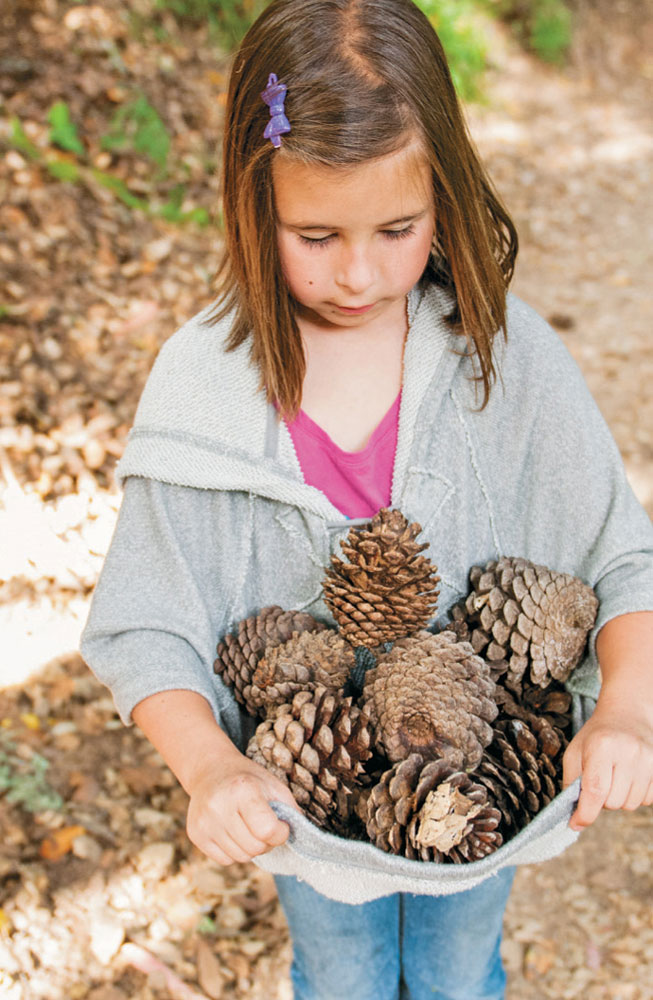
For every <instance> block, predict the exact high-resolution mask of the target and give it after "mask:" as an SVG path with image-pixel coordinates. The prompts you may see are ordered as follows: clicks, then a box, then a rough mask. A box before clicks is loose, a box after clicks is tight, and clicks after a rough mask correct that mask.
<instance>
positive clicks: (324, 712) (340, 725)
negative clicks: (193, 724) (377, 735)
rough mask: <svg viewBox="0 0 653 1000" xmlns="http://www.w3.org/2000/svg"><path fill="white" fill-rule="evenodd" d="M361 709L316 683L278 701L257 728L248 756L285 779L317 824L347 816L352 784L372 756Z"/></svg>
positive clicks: (321, 824) (366, 726)
mask: <svg viewBox="0 0 653 1000" xmlns="http://www.w3.org/2000/svg"><path fill="white" fill-rule="evenodd" d="M368 722H369V720H368V718H367V715H366V714H365V712H363V711H361V710H360V709H359V708H357V707H356V706H354V705H352V699H351V698H343V697H342V696H341V695H339V694H337V693H336V692H334V691H329V690H327V688H325V687H321V686H317V687H316V688H315V689H314V690H313V691H299V692H298V693H297V694H296V695H295V696H294V698H293V700H292V702H291V703H290V704H285V705H279V706H278V707H277V708H276V709H274V710H273V713H272V715H271V716H270V718H269V719H266V720H265V721H264V722H262V723H261V724H260V725H259V726H258V727H257V729H256V732H255V733H254V735H253V736H252V738H251V740H250V742H249V745H248V747H247V756H248V757H250V758H251V759H252V760H255V761H258V763H260V764H263V766H264V767H267V768H268V770H270V771H272V773H273V774H276V776H277V777H278V778H281V780H282V781H284V782H285V783H286V784H288V785H289V787H290V790H291V791H292V793H293V795H294V796H295V799H296V801H297V803H298V804H299V805H300V806H301V807H302V808H303V809H304V810H305V811H306V813H307V815H308V816H309V817H310V818H311V819H312V820H313V822H314V823H316V824H317V825H318V826H330V824H333V823H335V820H334V819H333V817H337V816H339V815H340V816H344V817H346V816H348V815H349V812H350V811H351V809H350V804H349V800H350V798H351V795H352V790H353V788H354V787H355V786H356V784H357V783H358V781H359V779H360V777H361V776H362V775H363V774H364V770H365V769H364V762H365V761H366V760H368V759H369V758H370V757H371V756H372V753H371V750H370V744H371V742H372V740H371V734H370V730H369V726H368Z"/></svg>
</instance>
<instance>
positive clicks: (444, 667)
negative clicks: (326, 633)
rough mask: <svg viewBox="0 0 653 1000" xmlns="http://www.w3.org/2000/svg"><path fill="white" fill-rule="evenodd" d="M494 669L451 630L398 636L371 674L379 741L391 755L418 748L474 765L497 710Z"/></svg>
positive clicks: (367, 701)
mask: <svg viewBox="0 0 653 1000" xmlns="http://www.w3.org/2000/svg"><path fill="white" fill-rule="evenodd" d="M494 690H495V685H494V681H493V680H492V678H491V677H490V670H489V667H488V666H487V664H486V663H485V661H484V660H482V659H481V657H480V656H476V655H475V654H474V651H473V650H472V647H471V646H470V645H469V643H465V642H456V638H455V636H454V635H453V633H452V632H448V631H444V632H440V633H439V634H438V635H432V634H431V633H430V632H426V631H420V632H418V633H416V634H415V635H413V636H409V637H407V638H405V639H399V640H398V641H397V642H396V643H395V644H394V646H393V648H392V650H391V651H390V652H389V653H386V654H384V655H382V656H380V657H379V660H378V664H377V666H376V667H375V668H373V669H371V670H369V671H368V672H367V674H366V676H365V687H364V690H363V698H362V704H363V705H364V710H365V712H367V713H368V715H369V717H370V722H371V724H372V727H373V731H374V741H375V747H376V748H377V750H379V751H381V752H385V754H386V755H387V757H388V759H389V760H390V761H399V760H403V759H404V758H406V757H408V756H409V755H410V754H412V753H419V754H421V755H422V757H424V758H425V759H434V758H438V757H444V758H446V759H447V760H448V761H449V762H450V763H451V764H452V765H453V766H455V767H465V768H473V767H475V766H476V765H477V764H478V762H479V761H480V759H481V756H482V754H483V748H484V747H486V746H487V745H488V744H489V743H490V742H491V740H492V736H493V731H492V727H491V726H490V724H489V723H491V722H492V721H493V720H494V719H495V718H496V716H497V706H496V704H495V702H494Z"/></svg>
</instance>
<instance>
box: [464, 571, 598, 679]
mask: <svg viewBox="0 0 653 1000" xmlns="http://www.w3.org/2000/svg"><path fill="white" fill-rule="evenodd" d="M469 579H470V583H471V586H472V590H471V592H470V593H469V595H468V596H467V599H466V600H465V602H464V603H463V604H461V605H458V606H456V607H455V608H453V609H452V615H453V623H452V628H453V629H454V631H456V632H457V634H458V636H459V637H465V626H466V628H467V629H468V630H469V632H468V634H469V641H470V642H471V644H472V646H473V647H474V651H475V652H476V653H480V654H481V655H482V656H484V657H485V658H486V659H487V660H488V661H489V662H490V665H491V667H492V672H493V675H494V676H495V677H498V676H501V675H502V674H504V673H505V678H504V679H503V680H504V683H505V684H506V685H507V686H508V687H509V688H511V689H512V690H514V691H519V688H520V684H521V680H522V677H523V676H524V674H525V672H526V669H527V668H528V667H530V679H531V680H532V682H533V683H534V684H537V685H539V686H540V687H546V685H547V684H548V683H549V680H550V679H551V678H552V677H553V678H555V679H556V680H559V681H565V680H566V679H567V677H568V676H569V674H570V673H571V671H572V670H573V668H574V667H575V666H576V665H577V664H578V662H579V661H580V659H581V657H582V655H583V651H584V649H585V643H586V641H587V635H588V632H589V631H590V629H591V628H592V626H593V624H594V622H595V620H596V613H597V610H598V603H599V602H598V599H597V597H596V595H595V593H594V591H593V590H592V588H591V587H589V586H588V585H587V584H585V583H583V581H582V580H580V579H578V577H575V576H570V574H568V573H557V572H555V571H554V570H550V569H548V568H547V567H546V566H539V565H537V564H535V563H532V562H529V561H528V560H527V559H516V558H508V557H506V558H503V559H500V560H499V561H492V562H489V563H487V565H486V566H474V567H472V569H471V571H470V574H469Z"/></svg>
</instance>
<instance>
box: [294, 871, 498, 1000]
mask: <svg viewBox="0 0 653 1000" xmlns="http://www.w3.org/2000/svg"><path fill="white" fill-rule="evenodd" d="M513 877H514V869H513V868H504V869H502V870H501V871H500V872H499V874H498V875H496V876H493V877H491V878H488V879H486V880H485V882H482V883H481V884H480V885H478V886H475V887H474V888H473V889H468V890H466V891H465V892H458V893H455V894H454V895H452V896H413V895H410V894H408V893H397V894H395V895H394V896H385V897H384V898H382V899H375V900H372V901H371V902H369V903H361V904H357V905H353V906H352V905H349V904H347V903H337V902H335V901H334V900H331V899H328V898H327V897H326V896H322V895H321V894H320V893H318V892H316V891H315V890H314V889H311V887H310V886H308V885H306V884H305V883H303V882H300V881H298V879H296V878H295V877H294V876H291V875H277V876H275V881H276V884H277V890H278V893H279V899H280V901H281V905H282V907H283V910H284V913H285V915H286V919H287V921H288V926H289V928H290V933H291V936H292V941H293V963H292V968H291V977H292V982H293V987H294V1000H501V998H503V996H504V990H505V983H506V977H505V973H504V970H503V966H502V964H501V956H500V954H499V945H500V942H501V931H502V924H503V913H504V909H505V906H506V902H507V900H508V895H509V893H510V887H511V885H512V880H513Z"/></svg>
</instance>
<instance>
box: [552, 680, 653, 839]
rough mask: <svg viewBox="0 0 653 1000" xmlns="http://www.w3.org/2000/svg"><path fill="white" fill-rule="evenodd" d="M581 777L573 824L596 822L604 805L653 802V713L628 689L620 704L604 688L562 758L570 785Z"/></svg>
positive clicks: (628, 806)
mask: <svg viewBox="0 0 653 1000" xmlns="http://www.w3.org/2000/svg"><path fill="white" fill-rule="evenodd" d="M579 775H580V777H581V793H580V798H579V800H578V804H577V806H576V810H575V812H574V814H573V816H572V817H571V820H570V823H569V825H570V827H571V828H572V830H582V829H584V828H585V827H586V826H589V825H590V824H591V823H593V822H594V820H595V819H596V817H597V816H598V815H599V813H600V812H601V809H604V808H605V809H629V810H630V809H637V808H638V806H647V805H651V804H652V803H653V719H652V718H651V709H650V707H648V706H646V704H644V705H641V704H637V695H632V694H631V695H629V698H628V704H627V705H626V704H620V703H619V702H618V701H615V700H612V699H611V698H610V696H609V695H606V696H605V697H604V696H603V694H602V695H601V697H600V698H599V701H598V703H597V705H596V708H595V710H594V712H593V714H592V715H591V717H590V718H589V719H588V720H587V722H586V723H585V725H584V726H583V727H582V729H580V730H579V732H578V733H577V734H576V736H575V737H574V739H573V740H572V741H571V743H570V744H569V746H568V747H567V750H566V752H565V755H564V758H563V784H564V787H565V788H566V787H567V786H568V785H570V784H571V783H572V782H573V781H574V780H575V779H576V778H577V777H579Z"/></svg>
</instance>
